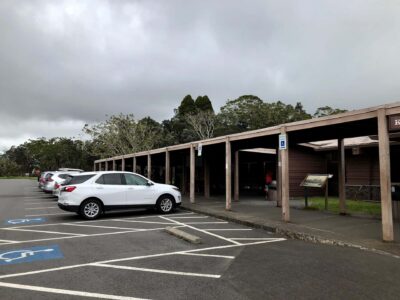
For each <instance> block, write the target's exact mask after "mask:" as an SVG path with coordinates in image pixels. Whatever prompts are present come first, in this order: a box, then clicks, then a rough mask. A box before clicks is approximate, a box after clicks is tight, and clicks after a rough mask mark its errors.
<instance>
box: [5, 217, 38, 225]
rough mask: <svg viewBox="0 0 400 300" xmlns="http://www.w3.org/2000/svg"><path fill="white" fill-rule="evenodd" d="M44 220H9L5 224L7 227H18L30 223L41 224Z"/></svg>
mask: <svg viewBox="0 0 400 300" xmlns="http://www.w3.org/2000/svg"><path fill="white" fill-rule="evenodd" d="M45 221H46V219H45V218H31V219H27V218H25V219H11V220H7V221H6V222H5V223H6V224H7V225H19V224H24V225H25V224H32V223H43V222H45Z"/></svg>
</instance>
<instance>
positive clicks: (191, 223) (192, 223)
mask: <svg viewBox="0 0 400 300" xmlns="http://www.w3.org/2000/svg"><path fill="white" fill-rule="evenodd" d="M171 221H172V220H171ZM228 223H229V222H187V223H185V224H186V225H201V224H228Z"/></svg>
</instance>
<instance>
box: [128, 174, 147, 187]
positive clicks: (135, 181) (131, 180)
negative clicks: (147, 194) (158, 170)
mask: <svg viewBox="0 0 400 300" xmlns="http://www.w3.org/2000/svg"><path fill="white" fill-rule="evenodd" d="M124 176H125V182H126V184H127V185H147V182H148V180H146V179H145V178H143V177H140V176H137V175H134V174H124Z"/></svg>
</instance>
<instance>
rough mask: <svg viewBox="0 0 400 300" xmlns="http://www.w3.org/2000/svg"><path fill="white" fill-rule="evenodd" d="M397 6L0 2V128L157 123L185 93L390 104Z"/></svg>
mask: <svg viewBox="0 0 400 300" xmlns="http://www.w3.org/2000/svg"><path fill="white" fill-rule="evenodd" d="M398 15H400V5H399V4H398V2H397V1H390V0H388V1H384V2H377V1H372V0H371V1H361V0H352V1H320V2H318V1H317V2H316V1H311V0H309V1H301V2H299V1H294V0H292V1H272V0H269V1H265V0H253V1H250V2H246V4H244V2H243V1H228V0H226V1H211V0H210V1H178V0H176V1H173V0H170V1H161V0H158V1H155V0H146V1H106V0H96V1H62V0H60V1H40V0H37V1H13V0H8V1H7V0H6V1H2V2H1V3H0V38H1V39H2V43H1V44H2V47H0V78H1V80H0V105H1V114H2V115H7V116H11V117H12V118H13V120H14V122H15V123H13V124H9V123H6V122H5V121H2V127H3V128H5V131H6V132H14V136H15V137H20V138H19V139H15V142H17V141H18V142H19V141H20V140H21V139H22V138H25V137H38V136H41V135H46V136H51V134H55V135H59V134H57V133H63V134H65V135H67V136H73V135H76V134H77V132H78V127H79V126H78V124H83V123H92V122H96V121H100V120H103V119H104V118H105V115H106V114H108V115H110V114H116V113H120V112H122V113H133V114H134V115H135V116H136V117H138V118H140V117H143V116H147V115H150V116H151V117H153V118H155V119H157V120H159V121H161V120H162V119H166V118H170V117H171V116H172V114H173V109H174V108H175V107H177V106H178V105H179V101H180V100H181V99H182V98H183V97H184V96H185V95H186V94H189V93H190V94H192V95H193V96H194V97H196V96H197V95H204V94H207V95H208V96H209V97H210V99H211V100H212V101H213V104H214V106H215V107H216V108H219V107H220V106H221V105H223V104H224V103H225V101H226V100H227V99H233V98H236V97H238V96H240V95H242V94H255V95H257V96H259V97H260V98H262V99H264V100H267V101H276V100H282V101H284V102H285V103H292V104H294V103H295V102H297V101H301V102H302V103H303V104H304V106H305V107H306V109H307V110H309V111H310V112H313V111H314V110H315V109H316V108H317V107H318V106H323V105H331V106H334V107H340V108H347V109H356V108H361V107H367V106H373V105H378V104H382V103H388V102H393V101H398V100H399V87H398V80H397V79H398V78H400V60H399V59H398V53H399V50H400V39H398V32H399V31H400V18H398ZM60 120H61V121H60ZM57 121H60V122H59V125H60V126H61V127H60V126H57V127H58V128H59V130H58V131H52V130H51V129H50V127H52V126H49V128H46V129H45V130H43V131H40V132H39V131H35V130H28V129H27V128H31V127H32V128H39V127H41V125H43V124H42V123H40V122H49V124H55V123H56V122H57ZM68 122H71V123H68ZM68 124H75V125H74V126H75V127H74V126H72V127H71V126H70V125H68ZM79 130H80V128H79ZM0 132H2V131H0ZM0 139H1V141H2V144H4V145H6V144H7V145H9V144H10V142H5V141H6V140H7V139H8V141H12V136H11V137H10V136H7V134H6V133H4V132H2V133H1V135H0Z"/></svg>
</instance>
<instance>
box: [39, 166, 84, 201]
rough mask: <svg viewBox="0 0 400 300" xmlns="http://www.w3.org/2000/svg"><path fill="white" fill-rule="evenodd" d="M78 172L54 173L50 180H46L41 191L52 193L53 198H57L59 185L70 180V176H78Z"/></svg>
mask: <svg viewBox="0 0 400 300" xmlns="http://www.w3.org/2000/svg"><path fill="white" fill-rule="evenodd" d="M79 173H80V172H55V173H54V174H53V175H52V176H51V178H50V179H48V180H47V182H46V184H45V186H44V188H43V190H44V191H45V192H48V193H52V194H53V196H56V197H58V195H59V194H60V188H61V185H62V184H63V183H64V182H66V181H67V180H69V179H70V177H71V176H72V175H75V174H79Z"/></svg>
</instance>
